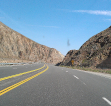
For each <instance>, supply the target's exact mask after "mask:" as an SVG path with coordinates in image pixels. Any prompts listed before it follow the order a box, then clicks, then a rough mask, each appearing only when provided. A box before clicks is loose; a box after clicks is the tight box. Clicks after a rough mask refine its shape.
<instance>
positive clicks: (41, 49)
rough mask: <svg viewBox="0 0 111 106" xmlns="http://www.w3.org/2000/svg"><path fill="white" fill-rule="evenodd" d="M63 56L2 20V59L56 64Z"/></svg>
mask: <svg viewBox="0 0 111 106" xmlns="http://www.w3.org/2000/svg"><path fill="white" fill-rule="evenodd" d="M63 58H64V56H63V55H62V54H61V53H60V52H59V51H57V50H56V49H54V48H49V47H47V46H44V45H41V44H38V43H36V42H34V41H32V40H30V39H29V38H26V37H25V36H23V35H22V34H20V33H18V32H16V31H14V30H12V29H11V28H9V27H7V26H6V25H4V24H3V23H2V22H0V60H11V59H14V60H15V59H16V60H27V61H34V62H37V61H42V62H46V63H53V64H56V63H58V62H60V61H62V60H63ZM11 62H13V61H11Z"/></svg>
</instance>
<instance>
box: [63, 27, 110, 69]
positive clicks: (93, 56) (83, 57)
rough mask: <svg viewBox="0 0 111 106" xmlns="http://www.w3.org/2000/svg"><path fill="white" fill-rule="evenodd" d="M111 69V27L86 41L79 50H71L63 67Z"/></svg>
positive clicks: (64, 60)
mask: <svg viewBox="0 0 111 106" xmlns="http://www.w3.org/2000/svg"><path fill="white" fill-rule="evenodd" d="M72 60H74V64H75V65H79V66H85V67H86V66H88V67H97V68H111V26H110V27H109V28H107V29H106V30H104V31H102V32H100V33H98V34H97V35H94V36H93V37H91V38H90V39H89V40H88V41H86V42H85V43H84V44H83V45H82V46H81V47H80V49H79V50H76V51H75V50H71V51H69V52H68V53H67V55H66V56H65V58H64V59H63V61H62V63H61V65H72V63H71V61H72Z"/></svg>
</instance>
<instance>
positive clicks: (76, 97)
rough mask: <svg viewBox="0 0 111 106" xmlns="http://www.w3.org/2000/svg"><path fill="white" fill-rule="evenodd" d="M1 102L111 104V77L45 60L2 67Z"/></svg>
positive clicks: (4, 105)
mask: <svg viewBox="0 0 111 106" xmlns="http://www.w3.org/2000/svg"><path fill="white" fill-rule="evenodd" d="M0 106H111V78H110V77H106V76H102V75H100V74H94V73H90V72H84V71H79V70H74V69H68V68H63V67H57V66H53V65H49V64H43V63H35V64H27V65H19V66H4V67H0Z"/></svg>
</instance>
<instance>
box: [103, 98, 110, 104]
mask: <svg viewBox="0 0 111 106" xmlns="http://www.w3.org/2000/svg"><path fill="white" fill-rule="evenodd" d="M102 98H103V99H104V100H105V101H106V102H107V103H108V104H109V105H111V102H110V101H109V100H108V99H106V98H105V97H102Z"/></svg>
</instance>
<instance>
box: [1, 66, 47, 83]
mask: <svg viewBox="0 0 111 106" xmlns="http://www.w3.org/2000/svg"><path fill="white" fill-rule="evenodd" d="M44 67H45V65H44V66H43V67H41V68H38V69H35V70H31V71H27V72H23V73H19V74H15V75H11V76H7V77H4V78H0V81H3V80H6V79H9V78H13V77H17V76H20V75H24V74H28V73H31V72H34V71H37V70H40V69H42V68H44Z"/></svg>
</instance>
